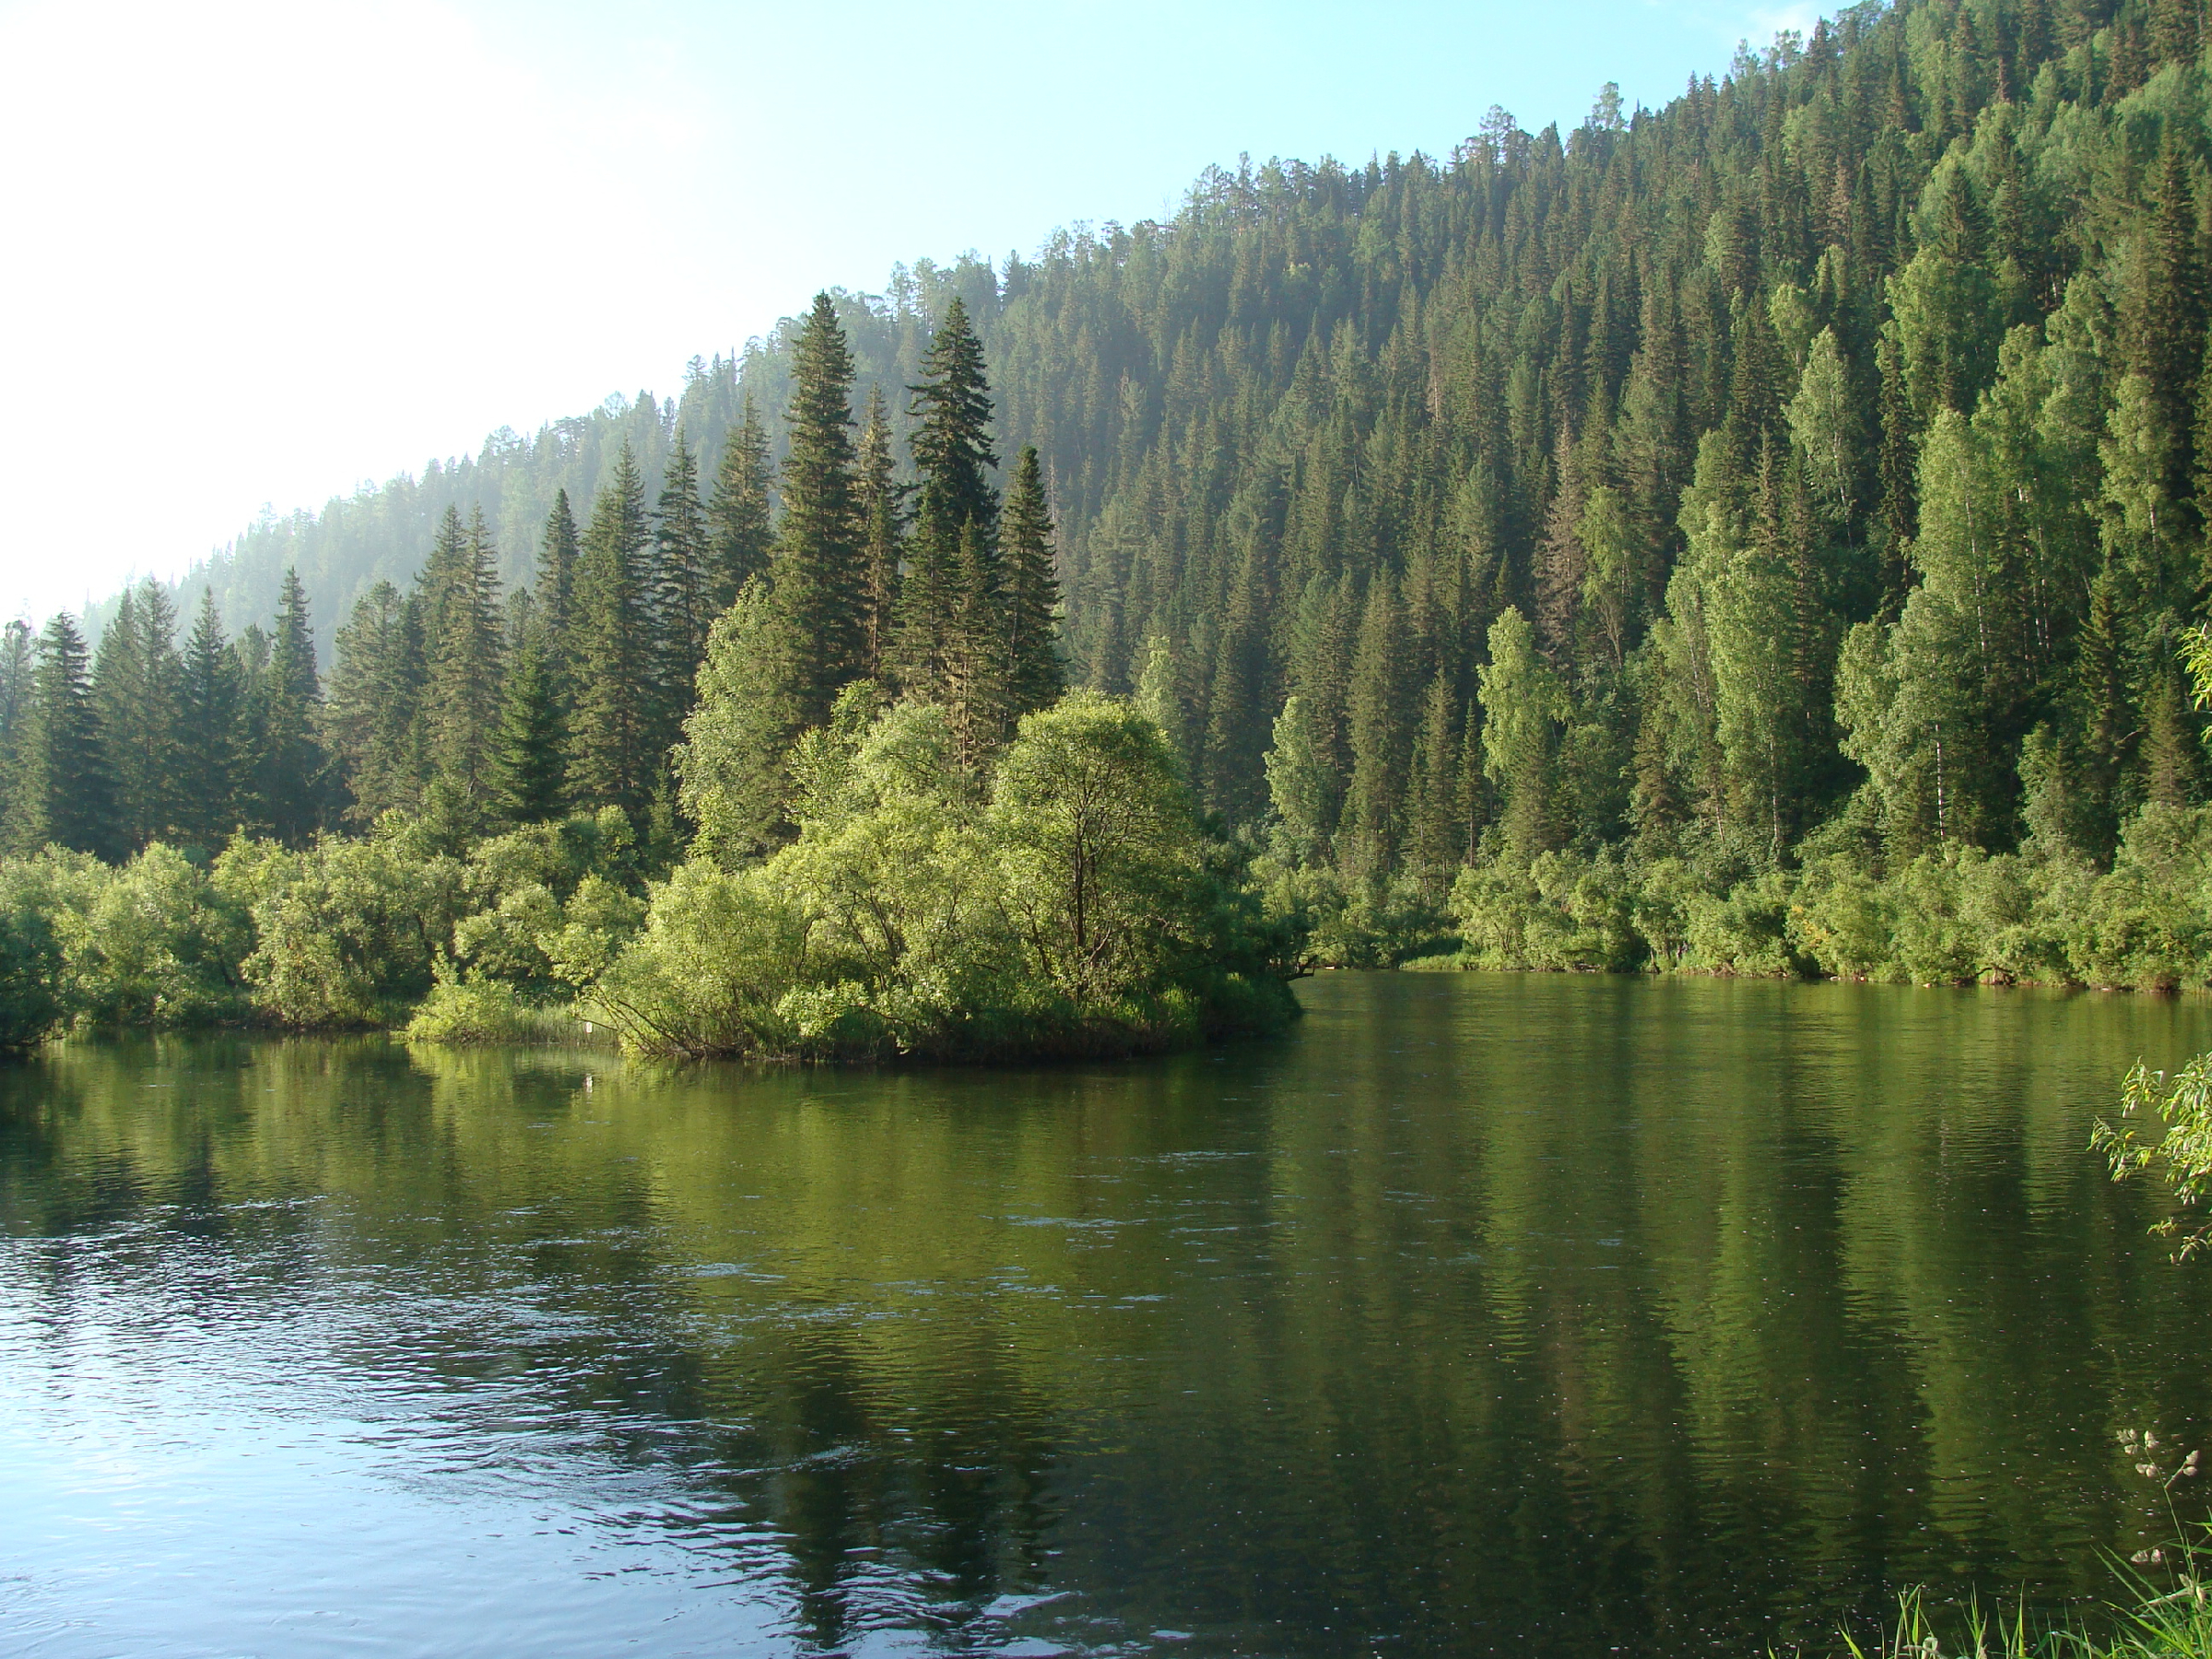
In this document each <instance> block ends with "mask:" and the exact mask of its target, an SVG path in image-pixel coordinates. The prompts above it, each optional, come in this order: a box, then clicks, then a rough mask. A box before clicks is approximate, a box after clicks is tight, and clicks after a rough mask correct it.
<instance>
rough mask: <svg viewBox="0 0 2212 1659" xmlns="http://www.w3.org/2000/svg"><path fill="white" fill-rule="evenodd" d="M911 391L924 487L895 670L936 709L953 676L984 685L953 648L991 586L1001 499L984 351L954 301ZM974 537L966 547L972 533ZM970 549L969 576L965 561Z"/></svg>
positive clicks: (981, 674) (903, 593) (980, 670)
mask: <svg viewBox="0 0 2212 1659" xmlns="http://www.w3.org/2000/svg"><path fill="white" fill-rule="evenodd" d="M922 373H923V380H922V383H921V384H920V385H918V386H913V387H910V388H909V390H910V391H912V393H913V395H914V405H913V415H914V420H915V429H914V435H913V440H912V450H913V456H914V470H915V471H916V472H917V473H918V474H919V475H920V477H921V489H920V493H919V497H918V500H917V501H916V505H915V510H914V533H913V540H912V549H911V552H910V555H909V570H908V573H907V580H906V582H905V583H904V585H903V586H902V587H901V589H900V610H899V628H898V635H899V638H898V653H897V666H898V677H899V681H900V685H901V686H902V687H904V688H906V689H907V690H908V691H910V692H911V693H912V694H913V695H915V696H917V697H920V698H923V699H924V700H931V701H943V700H947V698H948V697H949V696H950V695H951V688H952V682H953V680H954V679H955V678H956V677H957V678H959V680H960V681H961V682H962V683H963V684H964V685H968V686H973V687H975V688H977V689H978V691H979V692H982V691H983V690H984V689H985V688H986V686H987V674H986V672H985V669H984V665H982V664H979V663H962V662H959V661H958V660H956V658H957V656H958V653H959V649H960V647H959V644H958V643H957V642H956V641H955V634H956V631H957V630H958V629H959V618H960V616H961V614H962V612H963V610H964V609H967V608H971V607H972V606H975V605H976V604H978V603H979V602H982V603H987V601H979V598H978V595H977V593H976V592H975V590H976V588H977V587H978V585H979V584H992V585H994V582H995V576H996V571H995V569H994V566H995V564H996V560H997V557H998V547H997V532H998V498H997V494H996V492H995V491H994V490H993V488H991V481H990V474H991V469H992V468H994V467H995V466H996V465H998V456H997V455H996V454H995V453H994V452H993V450H992V448H991V435H990V428H991V391H990V386H989V384H988V383H987V382H986V381H985V380H984V378H983V349H982V343H981V342H980V341H979V340H977V339H976V337H975V333H974V331H973V330H972V329H971V328H970V327H969V325H968V312H967V308H966V307H965V306H963V305H962V304H961V303H960V301H959V299H957V298H955V299H954V300H951V301H950V302H949V303H948V304H947V306H946V308H945V316H944V320H943V321H942V322H941V323H939V324H938V325H937V331H936V334H935V336H934V337H933V338H932V339H931V341H930V346H929V354H928V355H927V356H926V357H925V358H924V359H923V362H922ZM971 527H972V529H973V532H974V535H973V537H972V539H971V538H970V535H969V532H970V530H971ZM970 549H971V550H972V556H973V557H972V561H971V562H972V564H973V567H974V568H973V569H972V570H968V571H963V569H962V559H963V558H964V557H967V556H968V553H969V550H970Z"/></svg>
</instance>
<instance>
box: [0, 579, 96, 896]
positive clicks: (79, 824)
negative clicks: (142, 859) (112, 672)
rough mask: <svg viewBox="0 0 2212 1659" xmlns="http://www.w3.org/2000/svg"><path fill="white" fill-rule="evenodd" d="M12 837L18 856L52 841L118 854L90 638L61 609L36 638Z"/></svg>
mask: <svg viewBox="0 0 2212 1659" xmlns="http://www.w3.org/2000/svg"><path fill="white" fill-rule="evenodd" d="M10 807H11V810H10V813H9V825H8V840H9V841H10V843H11V844H12V845H13V847H14V848H15V850H16V851H17V852H18V853H33V852H36V851H37V850H38V849H39V848H41V847H43V846H46V845H49V844H53V845H55V846H62V847H67V848H70V849H71V850H73V851H75V852H78V853H100V854H101V855H102V856H113V855H114V854H116V853H120V852H121V851H122V850H123V849H122V847H121V845H120V844H119V842H118V840H117V838H116V835H115V802H114V794H113V791H112V788H111V786H110V782H109V773H108V764H107V756H106V754H105V752H104V747H103V745H102V743H101V740H100V713H99V711H98V709H97V708H96V707H95V706H94V703H93V698H92V677H91V673H90V669H89V665H88V653H87V651H86V649H85V637H84V635H83V634H82V633H81V632H80V631H78V629H77V626H76V618H73V617H71V616H70V615H69V614H68V612H66V611H57V612H56V613H55V614H54V617H53V620H52V621H50V622H48V623H47V624H46V629H45V632H43V633H42V634H41V635H40V636H39V650H38V667H37V670H36V673H35V675H34V677H33V691H32V698H31V706H30V711H29V720H28V721H27V723H26V729H25V732H24V743H23V750H22V757H21V766H20V770H19V771H18V775H17V779H16V797H15V799H14V801H13V802H12V803H10Z"/></svg>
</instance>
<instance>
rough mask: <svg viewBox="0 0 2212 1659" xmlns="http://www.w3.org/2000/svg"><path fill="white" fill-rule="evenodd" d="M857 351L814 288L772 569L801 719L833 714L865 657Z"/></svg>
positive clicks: (798, 367)
mask: <svg viewBox="0 0 2212 1659" xmlns="http://www.w3.org/2000/svg"><path fill="white" fill-rule="evenodd" d="M852 397H853V357H852V353H851V351H850V350H849V349H848V348H847V347H846V344H845V331H844V329H843V327H842V326H841V325H840V324H839V323H838V320H837V312H836V310H835V308H834V307H832V306H831V304H830V296H829V295H828V294H817V295H816V296H815V298H814V308H813V310H812V311H811V312H809V313H808V314H807V318H806V324H805V326H804V327H802V328H801V329H800V331H799V338H798V344H797V346H796V347H795V348H794V354H793V360H792V394H791V410H790V414H789V416H788V425H789V427H790V430H791V452H790V454H789V455H788V456H787V457H786V459H785V461H784V464H783V480H782V495H783V522H782V525H781V526H780V527H779V529H778V533H777V538H776V552H775V558H774V560H773V562H772V564H771V567H770V577H771V590H772V592H773V594H774V598H775V606H776V611H777V614H778V617H779V618H780V620H781V626H780V629H779V634H778V641H777V646H776V649H777V650H778V652H779V653H780V655H781V659H782V661H781V667H782V673H783V674H784V676H785V677H786V682H787V684H788V686H789V689H790V698H791V701H792V706H793V707H794V709H795V711H796V712H797V717H798V720H799V722H800V724H802V725H804V726H813V725H819V724H822V723H823V722H824V721H826V720H828V719H829V718H830V705H831V704H832V703H833V702H834V701H835V700H836V699H837V693H838V690H839V689H840V688H841V687H842V686H844V684H845V683H846V682H847V681H848V680H851V679H853V678H854V677H856V676H857V675H858V674H859V672H860V670H861V668H862V666H863V665H864V661H865V645H864V641H863V637H862V632H861V601H862V595H863V594H864V593H865V572H864V571H863V569H862V564H861V535H862V526H861V521H860V490H859V480H858V477H857V474H856V471H855V457H854V454H853V436H852V426H853V406H852Z"/></svg>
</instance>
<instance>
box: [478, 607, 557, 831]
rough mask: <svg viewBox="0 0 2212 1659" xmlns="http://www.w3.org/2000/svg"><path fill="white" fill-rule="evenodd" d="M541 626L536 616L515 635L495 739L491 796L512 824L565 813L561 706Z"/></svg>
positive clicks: (533, 822)
mask: <svg viewBox="0 0 2212 1659" xmlns="http://www.w3.org/2000/svg"><path fill="white" fill-rule="evenodd" d="M546 657H547V652H546V646H545V640H544V636H543V632H542V630H541V629H539V628H538V627H537V626H536V619H535V618H532V619H531V621H530V623H529V624H528V625H526V626H525V627H524V629H523V630H522V633H521V635H520V637H519V638H518V639H517V640H516V641H515V643H514V647H513V650H512V653H510V657H509V666H508V670H507V683H506V685H505V687H504V688H502V691H501V694H500V724H499V728H498V730H497V731H496V732H495V733H494V734H493V737H492V745H491V802H492V806H493V809H494V810H495V811H496V812H497V814H498V815H499V817H500V818H501V819H502V820H504V821H505V822H507V823H511V824H542V823H547V822H549V821H550V820H552V819H554V818H559V816H560V813H561V808H562V806H563V805H564V800H563V789H564V785H565V783H566V781H567V758H566V756H565V755H564V754H563V752H562V749H563V745H562V732H561V718H560V706H559V702H558V701H557V700H556V699H555V696H554V686H553V674H552V670H551V668H550V667H549V666H548V665H547V661H546Z"/></svg>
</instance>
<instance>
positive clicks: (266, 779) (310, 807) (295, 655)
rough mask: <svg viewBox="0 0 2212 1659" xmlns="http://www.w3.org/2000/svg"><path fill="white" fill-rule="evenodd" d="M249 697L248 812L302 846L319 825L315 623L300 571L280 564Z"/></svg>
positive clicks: (284, 838) (291, 843) (279, 836)
mask: <svg viewBox="0 0 2212 1659" xmlns="http://www.w3.org/2000/svg"><path fill="white" fill-rule="evenodd" d="M250 695H251V697H252V699H253V704H254V719H253V737H254V744H255V752H254V754H253V759H252V784H251V788H252V794H253V816H254V818H255V819H256V821H257V822H258V824H259V825H260V826H261V828H262V829H264V830H265V831H266V832H267V833H268V834H270V835H273V836H274V837H276V838H277V840H278V841H283V842H285V843H286V844H287V845H288V846H303V845H305V844H306V842H307V841H308V840H309V839H310V838H311V837H312V835H313V834H314V832H315V831H316V830H318V829H320V828H321V827H322V825H323V804H324V788H323V785H324V751H323V747H322V745H321V743H320V742H319V741H318V739H317V735H316V727H317V724H318V722H319V719H320V715H321V704H322V681H321V677H320V676H319V675H318V674H317V673H316V669H315V638H314V630H313V629H312V626H311V624H310V621H309V618H308V605H307V589H306V588H305V587H304V586H302V585H301V583H300V572H299V571H296V570H287V571H285V573H284V582H283V585H282V587H281V588H280V589H279V591H278V594H277V626H276V628H275V629H274V630H273V632H272V633H271V635H270V637H269V654H268V662H267V665H266V666H265V668H263V669H262V671H261V673H260V674H259V675H258V676H257V677H256V678H255V683H254V685H253V688H252V691H251V693H250Z"/></svg>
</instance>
